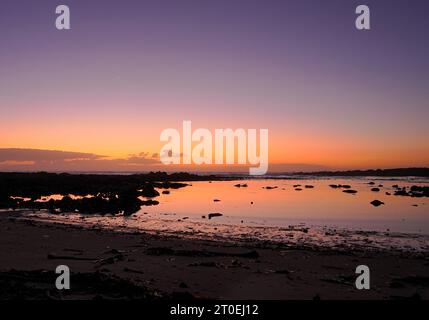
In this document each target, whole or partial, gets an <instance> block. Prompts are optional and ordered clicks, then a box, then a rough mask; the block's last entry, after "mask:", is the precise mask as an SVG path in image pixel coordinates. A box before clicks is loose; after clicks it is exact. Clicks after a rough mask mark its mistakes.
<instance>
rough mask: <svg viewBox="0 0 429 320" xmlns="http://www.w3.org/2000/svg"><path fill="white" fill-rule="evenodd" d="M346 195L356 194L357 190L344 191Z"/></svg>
mask: <svg viewBox="0 0 429 320" xmlns="http://www.w3.org/2000/svg"><path fill="white" fill-rule="evenodd" d="M343 192H344V193H349V194H356V193H357V191H356V190H352V189H347V190H343Z"/></svg>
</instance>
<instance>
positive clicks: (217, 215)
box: [208, 212, 223, 219]
mask: <svg viewBox="0 0 429 320" xmlns="http://www.w3.org/2000/svg"><path fill="white" fill-rule="evenodd" d="M222 216H223V214H222V213H218V212H215V213H209V214H208V217H209V219H211V218H215V217H222Z"/></svg>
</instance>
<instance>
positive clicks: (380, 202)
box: [370, 200, 384, 207]
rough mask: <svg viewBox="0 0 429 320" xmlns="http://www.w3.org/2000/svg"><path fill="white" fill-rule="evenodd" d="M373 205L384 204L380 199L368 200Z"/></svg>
mask: <svg viewBox="0 0 429 320" xmlns="http://www.w3.org/2000/svg"><path fill="white" fill-rule="evenodd" d="M370 203H371V204H372V205H373V206H374V207H378V206H381V205H383V204H384V202H383V201H380V200H373V201H371V202H370Z"/></svg>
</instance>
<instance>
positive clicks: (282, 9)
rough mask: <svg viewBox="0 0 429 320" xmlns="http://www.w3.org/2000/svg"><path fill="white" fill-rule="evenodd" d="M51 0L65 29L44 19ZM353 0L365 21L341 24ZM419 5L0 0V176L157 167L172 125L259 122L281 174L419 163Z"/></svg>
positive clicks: (424, 53) (425, 85)
mask: <svg viewBox="0 0 429 320" xmlns="http://www.w3.org/2000/svg"><path fill="white" fill-rule="evenodd" d="M59 4H66V5H68V6H69V7H70V12H71V30H63V31H59V30H57V29H56V28H55V19H56V14H55V8H56V6H57V5H59ZM359 4H366V5H368V6H369V8H370V10H371V30H369V31H358V30H357V29H356V28H355V19H356V17H357V15H356V14H355V8H356V7H357V6H358V5H359ZM428 12H429V2H428V1H425V0H396V1H388V0H365V1H353V0H325V1H315V0H313V1H309V0H278V1H275V0H258V1H254V0H216V1H214V0H192V1H191V0H179V1H178V0H170V1H167V0H153V1H145V0H141V1H134V0H126V1H118V0H117V1H109V0H103V1H102V0H92V1H83V0H79V1H77V0H69V1H59V0H57V1H51V0H46V1H31V0H13V1H12V0H2V1H1V2H0V170H5V171H7V170H26V171H27V170H39V169H43V170H52V171H62V170H64V171H68V170H79V171H84V170H90V171H97V170H100V171H105V170H106V171H108V170H112V171H116V170H127V171H128V170H130V169H131V170H134V169H135V170H150V169H152V168H158V167H159V168H161V169H162V168H163V167H162V166H160V165H159V161H157V155H158V153H159V151H160V149H161V147H162V145H163V142H160V139H159V136H160V133H161V131H162V130H164V129H166V128H177V129H178V130H181V126H182V121H184V120H191V121H192V125H193V127H194V128H198V127H203V128H208V129H210V130H214V129H216V128H233V129H235V128H245V129H248V128H255V129H263V128H264V129H265V128H266V129H268V130H269V159H270V167H271V168H276V170H280V171H281V170H287V169H288V168H292V167H293V168H306V169H309V170H311V169H319V168H330V169H356V168H362V169H363V168H373V167H377V168H390V167H413V166H429V143H428V141H429V140H428V136H429V126H428V125H427V123H428V119H429V104H428V98H429V61H428V59H427V57H428V56H429V19H428V18H427V14H428ZM187 169H189V168H187ZM204 170H210V168H204Z"/></svg>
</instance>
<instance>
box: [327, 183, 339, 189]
mask: <svg viewBox="0 0 429 320" xmlns="http://www.w3.org/2000/svg"><path fill="white" fill-rule="evenodd" d="M329 186H330V187H331V188H332V189H337V188H339V186H338V185H336V184H330V185H329Z"/></svg>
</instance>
